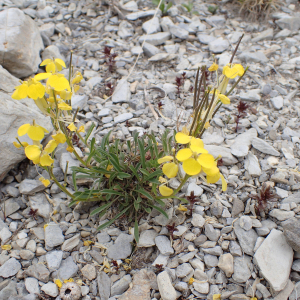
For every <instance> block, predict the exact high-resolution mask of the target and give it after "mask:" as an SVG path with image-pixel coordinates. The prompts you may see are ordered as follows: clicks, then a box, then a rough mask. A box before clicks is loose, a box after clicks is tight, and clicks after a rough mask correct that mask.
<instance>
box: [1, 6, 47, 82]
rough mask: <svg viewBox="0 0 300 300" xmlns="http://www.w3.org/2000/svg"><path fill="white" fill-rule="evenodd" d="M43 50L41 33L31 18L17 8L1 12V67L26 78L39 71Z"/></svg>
mask: <svg viewBox="0 0 300 300" xmlns="http://www.w3.org/2000/svg"><path fill="white" fill-rule="evenodd" d="M43 49H44V44H43V40H42V38H41V35H40V31H39V29H38V27H37V25H36V24H35V22H34V21H33V20H32V19H31V18H30V17H29V16H27V15H25V14H24V13H23V12H22V11H21V10H19V9H17V8H9V9H6V10H4V11H2V12H0V65H2V66H3V67H4V68H5V69H7V70H8V71H9V72H10V73H11V74H13V75H14V76H16V77H19V78H24V77H26V76H29V75H31V74H33V73H35V72H36V71H37V70H38V67H39V64H40V63H41V58H40V51H41V50H43Z"/></svg>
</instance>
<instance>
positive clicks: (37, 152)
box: [25, 140, 57, 167]
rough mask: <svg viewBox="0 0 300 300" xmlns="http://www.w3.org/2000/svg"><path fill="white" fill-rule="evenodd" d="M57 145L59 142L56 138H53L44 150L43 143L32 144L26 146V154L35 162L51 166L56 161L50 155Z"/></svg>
mask: <svg viewBox="0 0 300 300" xmlns="http://www.w3.org/2000/svg"><path fill="white" fill-rule="evenodd" d="M56 147H57V143H56V141H55V140H51V141H50V142H48V144H47V145H46V146H45V148H44V150H43V151H42V145H40V146H37V145H30V146H27V147H26V148H25V155H26V156H27V158H29V159H30V160H31V161H32V162H33V163H34V164H40V165H41V166H48V167H49V166H51V165H52V164H53V163H54V160H53V159H52V158H51V157H50V155H49V154H50V153H52V152H53V151H54V150H55V148H56Z"/></svg>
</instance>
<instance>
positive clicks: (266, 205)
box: [250, 182, 280, 216]
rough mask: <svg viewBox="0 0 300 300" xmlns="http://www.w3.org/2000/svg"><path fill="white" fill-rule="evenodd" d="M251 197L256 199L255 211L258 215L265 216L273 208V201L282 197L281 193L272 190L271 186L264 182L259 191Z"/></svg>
mask: <svg viewBox="0 0 300 300" xmlns="http://www.w3.org/2000/svg"><path fill="white" fill-rule="evenodd" d="M250 198H252V199H254V200H256V205H255V211H256V214H257V215H260V216H265V214H266V213H268V210H269V209H270V208H271V204H272V202H273V203H274V202H276V201H278V199H280V197H279V195H277V194H276V193H275V192H273V191H272V190H271V186H270V185H268V184H266V183H265V182H264V183H263V185H262V187H261V189H260V190H259V192H258V193H257V194H255V195H250Z"/></svg>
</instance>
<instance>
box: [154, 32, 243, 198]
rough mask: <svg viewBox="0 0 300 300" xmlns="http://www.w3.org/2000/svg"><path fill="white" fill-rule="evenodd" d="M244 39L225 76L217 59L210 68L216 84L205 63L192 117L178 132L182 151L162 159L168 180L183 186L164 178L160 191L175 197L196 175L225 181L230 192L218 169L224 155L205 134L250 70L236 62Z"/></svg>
mask: <svg viewBox="0 0 300 300" xmlns="http://www.w3.org/2000/svg"><path fill="white" fill-rule="evenodd" d="M241 39H242V38H241ZM241 39H240V41H241ZM240 41H239V42H238V44H237V47H236V49H235V51H234V53H233V55H232V57H231V60H230V62H229V63H228V64H227V65H226V66H224V67H223V71H222V75H220V76H219V73H218V70H219V66H218V65H217V64H216V63H215V62H214V63H213V64H212V65H211V66H210V67H209V68H208V71H209V72H214V73H215V75H216V83H215V85H207V80H206V79H207V75H206V72H207V71H206V66H203V67H202V68H201V71H200V69H198V72H197V75H196V82H195V89H194V102H193V114H192V117H191V120H190V122H189V123H188V124H186V125H185V126H184V127H183V129H182V131H181V132H177V133H176V134H175V141H176V143H177V144H179V145H182V147H181V149H179V150H178V151H176V150H175V149H173V151H172V153H170V155H167V156H165V157H162V158H160V159H158V163H160V164H163V165H162V171H163V173H164V175H165V176H166V177H167V178H168V179H171V178H175V177H176V178H178V179H179V180H180V182H181V184H180V186H179V187H178V188H177V189H176V190H173V189H172V188H170V187H168V180H167V179H166V178H163V179H161V180H160V181H161V183H162V184H161V185H160V186H159V192H160V194H161V195H162V196H164V197H166V198H167V197H171V198H172V197H173V196H175V195H176V194H177V193H178V192H179V191H180V189H181V187H182V186H183V185H184V184H185V183H186V182H187V180H188V179H189V178H190V177H192V176H196V177H200V178H201V179H202V180H203V181H204V182H205V183H208V184H209V183H216V182H218V181H219V180H221V183H222V190H223V191H226V189H227V183H226V180H225V178H224V176H223V175H222V174H221V173H220V170H219V168H218V159H220V158H221V155H219V156H218V157H216V158H215V157H214V156H213V155H212V154H209V152H208V151H207V150H206V149H205V146H204V143H203V141H202V140H201V136H202V135H203V133H204V131H205V130H206V129H207V128H208V127H209V126H210V122H211V120H212V118H213V117H214V115H215V114H216V112H217V111H218V110H219V109H220V107H221V106H222V105H228V104H230V98H229V97H228V96H229V95H230V93H231V92H232V91H233V89H234V88H235V87H236V85H237V84H238V83H239V82H240V80H241V79H242V78H243V76H244V75H245V72H246V71H247V69H248V68H246V70H245V69H244V67H243V66H242V65H240V64H233V63H232V61H233V58H234V55H235V54H236V51H237V49H238V46H239V44H240ZM200 72H201V76H200ZM199 76H200V79H199ZM235 78H238V80H237V81H236V82H235V83H234V84H233V85H232V87H231V89H230V90H229V91H228V92H227V87H228V84H229V82H230V80H232V79H235ZM176 148H177V147H176ZM180 166H181V167H182V170H183V171H184V173H185V175H184V176H182V177H180V176H179V174H180V172H179V169H180Z"/></svg>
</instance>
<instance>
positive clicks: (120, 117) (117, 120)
mask: <svg viewBox="0 0 300 300" xmlns="http://www.w3.org/2000/svg"><path fill="white" fill-rule="evenodd" d="M132 118H133V114H132V113H124V114H121V115H118V116H116V117H115V118H114V122H115V123H123V122H125V121H127V120H130V119H132Z"/></svg>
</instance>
